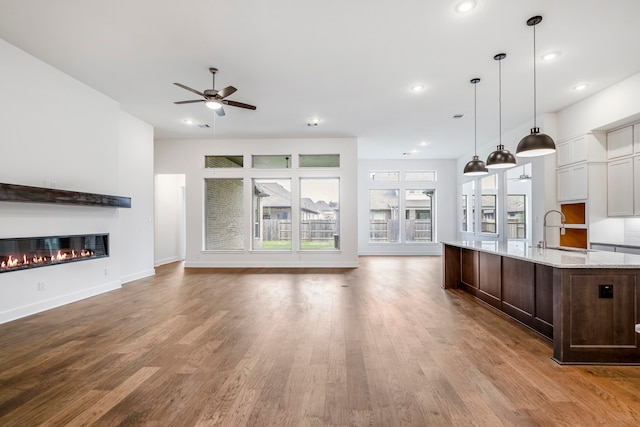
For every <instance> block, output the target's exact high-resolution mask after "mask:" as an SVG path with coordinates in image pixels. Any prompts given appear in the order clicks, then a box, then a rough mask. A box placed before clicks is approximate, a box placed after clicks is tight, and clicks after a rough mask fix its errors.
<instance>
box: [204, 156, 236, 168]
mask: <svg viewBox="0 0 640 427" xmlns="http://www.w3.org/2000/svg"><path fill="white" fill-rule="evenodd" d="M243 166H244V157H243V156H204V167H205V168H241V167H243Z"/></svg>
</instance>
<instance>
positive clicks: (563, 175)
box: [556, 163, 589, 202]
mask: <svg viewBox="0 0 640 427" xmlns="http://www.w3.org/2000/svg"><path fill="white" fill-rule="evenodd" d="M588 167H589V166H588V164H587V163H580V164H576V165H573V166H568V167H565V168H561V169H558V170H557V172H556V197H557V199H558V201H561V202H566V201H570V200H586V199H587V198H588V197H589V187H588V182H589V176H588V170H589V169H588Z"/></svg>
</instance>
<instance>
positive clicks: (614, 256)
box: [442, 240, 640, 269]
mask: <svg viewBox="0 0 640 427" xmlns="http://www.w3.org/2000/svg"><path fill="white" fill-rule="evenodd" d="M442 243H443V244H445V245H450V246H456V247H459V248H467V249H475V250H477V251H481V252H487V253H492V254H496V255H502V256H506V257H510V258H516V259H522V260H524V261H530V262H535V263H538V264H544V265H548V266H551V267H557V268H630V269H631V268H637V269H640V255H634V254H626V253H621V252H609V251H595V250H589V251H585V250H577V251H574V250H560V249H551V248H547V249H542V248H538V247H535V246H533V247H531V246H528V244H527V242H523V241H507V242H502V241H493V240H491V241H487V240H485V241H475V242H474V241H452V242H442Z"/></svg>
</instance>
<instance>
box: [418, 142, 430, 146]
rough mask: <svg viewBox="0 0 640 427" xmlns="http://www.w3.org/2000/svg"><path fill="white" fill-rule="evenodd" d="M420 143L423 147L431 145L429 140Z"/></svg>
mask: <svg viewBox="0 0 640 427" xmlns="http://www.w3.org/2000/svg"><path fill="white" fill-rule="evenodd" d="M420 145H421V146H422V147H426V146H427V145H429V143H428V142H427V141H422V142H421V143H420Z"/></svg>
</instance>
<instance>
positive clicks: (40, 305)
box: [0, 280, 121, 324]
mask: <svg viewBox="0 0 640 427" xmlns="http://www.w3.org/2000/svg"><path fill="white" fill-rule="evenodd" d="M120 287H121V282H120V281H119V280H117V281H113V282H109V283H105V284H102V285H100V286H96V287H94V288H90V289H83V290H82V291H79V292H74V293H72V294H67V295H61V296H58V297H55V298H51V299H48V300H45V301H38V302H37V303H34V304H29V305H24V306H22V307H18V308H14V309H11V310H8V311H3V312H1V313H0V324H1V323H6V322H10V321H12V320H16V319H20V318H22V317H26V316H31V315H32V314H36V313H41V312H43V311H46V310H51V309H52V308H56V307H60V306H63V305H66V304H69V303H72V302H76V301H80V300H83V299H85V298H90V297H93V296H96V295H100V294H103V293H105V292H109V291H113V290H114V289H119V288H120Z"/></svg>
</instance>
